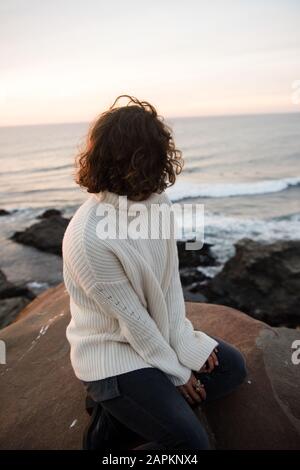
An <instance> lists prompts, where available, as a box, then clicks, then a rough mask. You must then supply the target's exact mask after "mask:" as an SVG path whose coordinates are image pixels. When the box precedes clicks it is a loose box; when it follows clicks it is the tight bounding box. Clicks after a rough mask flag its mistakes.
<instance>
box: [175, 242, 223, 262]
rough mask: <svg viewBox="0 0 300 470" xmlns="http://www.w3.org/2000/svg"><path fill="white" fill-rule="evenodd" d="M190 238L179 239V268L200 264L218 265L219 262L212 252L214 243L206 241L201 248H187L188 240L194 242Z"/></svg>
mask: <svg viewBox="0 0 300 470" xmlns="http://www.w3.org/2000/svg"><path fill="white" fill-rule="evenodd" d="M193 241H194V240H193V239H190V240H186V241H183V240H177V249H178V256H179V269H183V268H192V267H198V266H216V265H217V264H218V263H217V261H216V259H215V257H214V255H213V254H212V252H211V247H212V245H211V244H209V243H204V245H203V247H202V248H201V250H187V249H186V246H185V244H186V242H193Z"/></svg>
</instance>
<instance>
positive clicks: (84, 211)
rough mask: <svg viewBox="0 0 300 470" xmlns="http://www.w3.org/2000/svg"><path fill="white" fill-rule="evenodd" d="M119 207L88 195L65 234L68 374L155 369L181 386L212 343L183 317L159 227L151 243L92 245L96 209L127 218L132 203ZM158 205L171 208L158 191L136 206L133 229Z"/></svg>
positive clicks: (168, 245)
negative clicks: (70, 368)
mask: <svg viewBox="0 0 300 470" xmlns="http://www.w3.org/2000/svg"><path fill="white" fill-rule="evenodd" d="M119 201H120V200H119V197H118V196H117V195H116V194H114V193H111V192H108V191H105V192H101V193H98V194H92V195H90V196H89V198H88V199H87V200H86V201H85V202H84V203H83V204H82V205H81V206H80V207H79V209H78V210H77V211H76V213H75V215H74V216H73V218H72V220H71V222H70V224H69V226H68V228H67V230H66V232H65V236H64V240H63V270H64V281H65V285H66V289H67V291H68V293H69V295H70V310H71V321H70V323H69V325H68V327H67V331H66V334H67V339H68V341H69V343H70V346H71V363H72V366H73V369H74V372H75V375H76V376H77V377H78V378H79V379H81V380H84V381H92V380H99V379H103V378H106V377H110V376H114V375H118V374H122V373H125V372H129V371H133V370H136V369H140V368H144V367H156V368H159V369H160V370H162V371H163V372H165V373H166V374H167V375H168V377H169V378H170V380H171V381H172V382H173V383H174V385H176V386H177V385H183V384H185V383H186V382H187V381H188V379H189V377H190V374H191V370H199V369H200V368H201V367H202V366H203V364H204V363H205V361H206V359H207V358H208V356H209V355H210V353H211V352H212V351H213V349H214V348H215V347H216V346H217V344H218V343H217V342H216V341H215V340H214V339H212V338H210V337H209V336H207V335H206V334H205V333H203V332H200V331H195V330H194V329H193V326H192V323H191V322H190V321H189V320H188V319H187V318H186V314H185V304H184V298H183V292H182V287H181V283H180V277H179V270H178V253H177V247H176V240H175V237H174V236H173V237H172V236H171V237H170V238H169V239H164V238H163V237H161V233H162V232H161V228H160V232H159V233H160V238H157V239H151V238H150V239H145V238H140V239H136V238H127V239H126V238H124V239H120V237H119V238H117V239H114V240H113V239H104V237H102V238H99V232H98V234H97V224H98V222H99V221H100V217H99V209H101V208H103V207H106V208H107V207H111V206H105V205H106V204H110V205H112V206H113V207H114V208H115V209H116V210H117V214H118V213H119V211H124V210H125V211H126V217H127V216H129V217H130V212H128V211H130V207H131V205H132V204H133V203H134V202H133V201H130V200H127V209H125V208H122V207H119ZM162 203H166V204H168V205H169V206H171V202H170V200H169V198H168V197H167V195H166V193H165V192H163V193H162V194H158V193H153V194H152V195H151V196H150V198H148V199H147V200H145V201H143V203H142V207H143V210H142V211H141V212H139V214H140V215H141V219H140V221H141V225H142V224H143V221H145V220H146V219H145V217H147V216H148V214H149V213H150V208H151V205H152V207H153V204H155V205H156V207H160V204H162ZM101 205H102V206H101ZM106 214H107V213H106ZM109 214H110V213H109ZM109 214H108V215H107V220H108V221H109V223H114V222H113V219H112V216H110V215H109ZM122 214H123V215H124V213H122ZM110 217H111V218H110ZM130 220H132V219H130ZM142 228H143V227H142ZM173 233H174V232H173Z"/></svg>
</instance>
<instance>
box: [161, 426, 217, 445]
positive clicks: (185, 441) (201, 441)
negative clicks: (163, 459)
mask: <svg viewBox="0 0 300 470" xmlns="http://www.w3.org/2000/svg"><path fill="white" fill-rule="evenodd" d="M169 445H170V447H169V448H172V449H178V450H185V449H190V450H209V449H210V445H209V440H208V436H207V434H206V431H205V430H204V428H202V426H201V425H200V426H199V427H197V428H195V429H194V428H193V429H191V430H188V431H186V432H179V433H177V435H176V436H174V438H173V439H172V443H170V444H169Z"/></svg>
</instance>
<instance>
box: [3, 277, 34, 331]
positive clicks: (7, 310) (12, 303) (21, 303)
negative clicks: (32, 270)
mask: <svg viewBox="0 0 300 470" xmlns="http://www.w3.org/2000/svg"><path fill="white" fill-rule="evenodd" d="M34 298H35V294H34V293H33V292H32V291H31V290H30V289H28V287H26V286H24V285H19V286H18V285H15V284H13V283H12V282H10V281H8V280H7V278H6V276H5V274H4V273H3V272H2V271H1V270H0V328H4V327H5V326H7V325H9V324H10V323H11V322H12V321H13V320H14V319H15V317H16V316H17V315H18V313H19V312H20V311H21V310H23V308H24V307H25V305H27V304H28V303H29V302H30V301H31V300H33V299H34Z"/></svg>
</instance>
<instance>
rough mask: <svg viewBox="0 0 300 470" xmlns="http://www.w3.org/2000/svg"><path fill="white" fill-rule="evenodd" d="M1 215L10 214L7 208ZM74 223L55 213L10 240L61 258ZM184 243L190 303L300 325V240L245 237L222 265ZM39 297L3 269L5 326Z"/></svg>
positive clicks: (0, 296) (0, 315)
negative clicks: (209, 271)
mask: <svg viewBox="0 0 300 470" xmlns="http://www.w3.org/2000/svg"><path fill="white" fill-rule="evenodd" d="M0 215H2V216H8V217H9V215H10V214H9V213H8V212H7V211H5V210H3V209H2V210H0ZM69 221H70V219H67V218H65V217H63V216H62V214H61V212H60V211H58V210H56V209H50V210H47V211H45V212H44V213H43V214H41V216H39V220H38V221H37V222H35V223H34V224H33V225H31V226H29V227H28V228H26V229H25V230H24V231H19V232H15V233H14V234H13V235H12V237H11V240H13V241H14V242H15V243H19V244H23V245H28V246H31V247H34V248H35V249H37V250H40V251H43V252H46V253H50V254H52V255H53V256H57V257H61V254H62V253H61V243H62V238H63V235H64V232H65V229H66V227H67V225H68V223H69ZM187 241H188V240H187ZM189 241H192V240H189ZM185 242H186V241H178V242H177V246H178V255H179V269H180V277H181V282H182V287H183V292H184V297H185V300H186V301H194V302H210V303H213V304H222V305H226V306H229V307H232V308H236V309H239V310H242V311H244V312H245V313H247V314H248V315H249V316H251V317H253V318H256V319H259V320H261V321H264V322H266V323H267V324H269V325H271V326H287V327H291V328H295V327H298V326H299V325H300V309H299V305H300V241H298V240H279V241H276V242H273V243H263V242H257V241H253V240H250V239H247V238H244V239H241V240H239V241H238V242H237V243H236V244H235V254H234V256H233V257H232V258H230V259H229V260H228V261H227V262H226V263H225V264H224V266H223V267H222V266H220V264H219V262H218V260H217V259H216V257H215V255H214V254H213V250H212V248H213V246H212V245H211V244H208V243H205V244H204V246H203V247H202V249H201V250H186V249H185ZM216 266H217V267H219V268H220V270H219V272H218V273H217V274H216V275H215V276H214V277H209V276H208V275H207V274H206V271H205V268H207V267H216ZM0 268H1V266H0ZM36 281H37V282H39V279H36ZM34 297H35V293H34V292H33V291H31V290H30V289H29V288H28V287H26V286H25V285H22V286H20V285H14V283H13V282H10V281H9V280H7V278H6V276H5V274H4V273H3V272H2V271H0V328H3V327H5V326H7V325H8V324H9V323H11V322H13V321H14V319H15V318H16V316H17V315H18V313H19V312H20V311H21V310H22V309H23V308H24V306H25V305H27V303H29V302H30V301H31V300H32V299H33V298H34Z"/></svg>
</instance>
